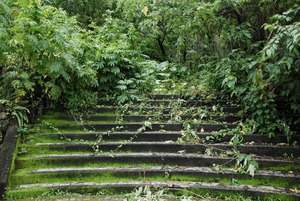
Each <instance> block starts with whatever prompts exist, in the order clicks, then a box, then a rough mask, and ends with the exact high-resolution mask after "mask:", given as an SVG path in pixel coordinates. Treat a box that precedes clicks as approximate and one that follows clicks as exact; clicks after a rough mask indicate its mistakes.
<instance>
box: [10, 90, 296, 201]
mask: <svg viewBox="0 0 300 201" xmlns="http://www.w3.org/2000/svg"><path fill="white" fill-rule="evenodd" d="M240 109H241V108H240V107H238V104H236V103H235V102H234V101H227V100H222V99H211V98H207V97H203V98H199V100H193V101H186V100H181V99H180V97H179V96H177V95H151V96H148V97H146V98H145V100H143V101H136V102H133V103H131V104H127V105H123V106H117V105H116V104H115V103H114V102H113V101H100V102H99V106H98V107H97V108H95V109H94V113H93V114H91V115H88V116H73V115H68V114H67V113H64V112H61V111H48V112H46V114H45V115H43V116H39V117H34V118H33V124H32V132H30V133H28V134H27V135H26V137H25V140H23V142H22V144H20V145H19V153H18V156H17V158H16V161H15V169H14V171H13V172H12V174H11V175H10V180H9V186H8V187H9V188H8V190H7V193H6V198H7V199H24V198H30V197H33V198H37V197H47V196H58V195H69V194H70V193H79V194H85V195H88V194H91V195H103V194H104V195H114V196H117V197H118V196H119V197H120V200H122V196H123V195H124V194H125V193H128V192H130V191H132V190H133V189H135V188H137V187H140V186H151V187H152V188H153V189H160V188H164V189H165V190H166V191H172V192H173V193H175V194H177V195H180V194H181V193H182V194H185V193H186V191H180V189H188V190H189V191H192V192H194V193H196V194H198V195H199V196H205V195H209V196H213V197H214V196H215V197H216V196H219V197H221V198H222V197H223V198H224V197H226V196H229V197H231V198H235V196H237V197H238V196H240V195H241V194H242V195H243V196H245V197H248V196H251V197H254V199H256V198H257V197H260V198H262V199H274V200H276V199H282V200H299V199H300V193H299V190H298V189H299V188H300V184H299V179H300V174H299V170H300V160H299V155H300V151H299V150H300V149H299V146H298V144H296V143H294V144H296V145H293V146H292V145H290V146H288V144H287V142H286V138H285V137H284V136H280V135H278V136H277V137H276V138H273V139H269V138H268V137H267V136H265V135H258V134H252V135H248V134H240V135H238V136H242V138H243V144H240V145H236V146H234V145H233V144H232V143H230V142H233V139H234V136H236V135H234V134H235V133H231V132H220V133H218V132H217V131H220V130H221V129H232V128H235V127H236V126H237V123H236V122H237V121H238V120H240V118H241V117H240V116H239V114H238V112H239V110H240ZM236 132H237V131H236ZM299 138H300V136H299V135H296V136H294V137H293V139H292V140H291V142H299ZM246 154H247V155H251V160H255V161H256V162H257V163H258V164H259V171H258V172H257V173H255V176H254V177H252V176H250V175H249V174H241V173H239V170H240V169H241V168H242V167H235V164H236V162H237V158H239V156H240V157H243V156H246ZM240 159H241V158H240ZM247 162H249V161H246V159H244V160H242V159H241V161H240V166H242V165H243V164H244V163H247ZM175 190H176V191H175Z"/></svg>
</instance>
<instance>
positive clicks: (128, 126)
mask: <svg viewBox="0 0 300 201" xmlns="http://www.w3.org/2000/svg"><path fill="white" fill-rule="evenodd" d="M144 126H145V125H144V123H138V122H137V123H121V124H118V123H102V124H101V123H89V124H57V125H55V127H56V128H58V129H59V130H84V129H88V130H94V131H107V130H112V129H114V130H123V131H137V130H138V129H140V128H142V127H144ZM151 126H152V129H150V128H149V127H147V128H145V129H146V130H148V131H160V130H166V131H180V130H182V129H183V124H181V123H151ZM194 126H195V130H198V131H201V130H202V131H203V130H204V131H205V132H212V131H219V130H222V129H226V128H235V127H236V124H233V123H220V124H216V123H212V124H209V123H207V124H194ZM32 127H40V128H43V127H45V126H44V125H42V124H32ZM46 128H47V126H46Z"/></svg>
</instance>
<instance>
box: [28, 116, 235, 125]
mask: <svg viewBox="0 0 300 201" xmlns="http://www.w3.org/2000/svg"><path fill="white" fill-rule="evenodd" d="M175 116H176V117H177V118H180V120H186V119H201V120H203V121H205V120H206V121H207V120H213V121H220V122H230V123H232V122H236V121H239V120H240V119H241V117H239V116H236V115H222V116H221V115H211V116H204V117H201V116H199V115H173V116H172V115H122V116H121V115H120V116H115V115H88V116H70V115H57V116H48V115H42V116H35V117H32V118H31V119H32V121H33V122H36V123H41V122H43V121H46V122H49V123H66V122H67V121H69V123H76V122H82V123H86V122H90V123H91V122H95V121H96V122H101V121H103V122H105V121H107V122H109V121H110V122H114V121H116V120H117V119H118V118H122V120H123V121H125V122H142V121H157V120H161V121H168V120H172V119H174V118H175ZM62 120H63V121H62Z"/></svg>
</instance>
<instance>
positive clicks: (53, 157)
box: [17, 152, 300, 168]
mask: <svg viewBox="0 0 300 201" xmlns="http://www.w3.org/2000/svg"><path fill="white" fill-rule="evenodd" d="M253 160H255V161H257V162H258V163H259V166H260V167H261V168H267V167H277V166H290V167H293V166H294V167H296V168H299V165H300V160H299V159H287V158H283V157H281V158H278V157H277V158H276V157H275V158H274V157H270V156H269V157H267V156H261V157H259V156H256V157H254V158H253ZM26 161H27V160H26V159H19V160H17V164H18V165H19V166H20V167H22V166H24V165H23V164H22V163H24V162H25V163H26ZM31 162H34V163H35V164H39V163H40V162H46V163H49V164H52V165H59V166H60V165H63V166H65V165H68V164H69V165H70V164H73V165H85V164H89V163H94V162H101V163H132V164H159V165H179V166H199V167H204V166H212V165H213V164H226V166H230V165H234V164H235V162H236V159H235V158H232V157H219V156H206V155H203V154H196V153H186V154H180V153H162V152H153V153H101V154H49V155H36V156H34V157H33V158H30V163H31Z"/></svg>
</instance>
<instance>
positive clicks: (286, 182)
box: [13, 166, 300, 188]
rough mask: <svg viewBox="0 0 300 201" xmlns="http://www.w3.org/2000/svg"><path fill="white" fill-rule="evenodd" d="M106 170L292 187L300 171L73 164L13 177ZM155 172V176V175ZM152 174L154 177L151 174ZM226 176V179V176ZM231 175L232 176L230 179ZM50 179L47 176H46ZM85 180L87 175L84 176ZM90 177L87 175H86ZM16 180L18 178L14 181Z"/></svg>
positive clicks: (37, 177) (130, 174) (69, 175)
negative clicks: (248, 171)
mask: <svg viewBox="0 0 300 201" xmlns="http://www.w3.org/2000/svg"><path fill="white" fill-rule="evenodd" d="M105 173H109V174H112V175H113V176H115V177H119V179H121V180H124V177H129V178H131V179H134V178H138V177H141V178H147V179H151V180H153V179H154V178H159V177H161V178H168V179H171V178H172V179H173V180H174V178H175V179H177V180H186V181H205V182H209V181H220V182H222V183H231V182H232V178H235V179H238V181H239V183H240V184H251V185H273V186H279V187H291V188H292V187H293V188H299V186H300V184H299V182H298V181H299V179H300V175H299V174H298V172H293V171H290V172H286V171H270V170H260V171H258V172H257V173H255V176H254V177H252V176H250V175H249V174H240V173H237V172H236V171H235V170H234V169H228V168H222V169H218V170H216V168H211V167H185V166H127V167H126V166H125V167H124V166H123V167H122V166H121V167H73V168H44V169H37V170H34V171H26V172H21V173H16V174H14V175H13V177H14V180H16V181H17V182H18V183H19V184H20V181H21V180H22V179H24V178H25V177H27V178H28V179H27V180H30V178H35V181H33V179H32V182H34V183H36V182H37V181H39V182H38V183H43V182H45V181H44V180H43V178H44V177H45V176H43V175H47V177H52V178H61V179H62V180H64V179H63V178H64V177H67V178H74V179H75V178H78V177H79V176H80V177H89V178H91V180H92V179H93V177H95V176H98V177H99V176H100V177H101V175H104V174H105ZM154 176H156V177H154ZM150 177H151V178H150ZM224 179H225V180H224ZM228 179H229V180H228ZM45 180H47V178H45ZM83 180H84V178H83ZM86 181H87V179H86ZM14 183H16V182H14Z"/></svg>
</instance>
